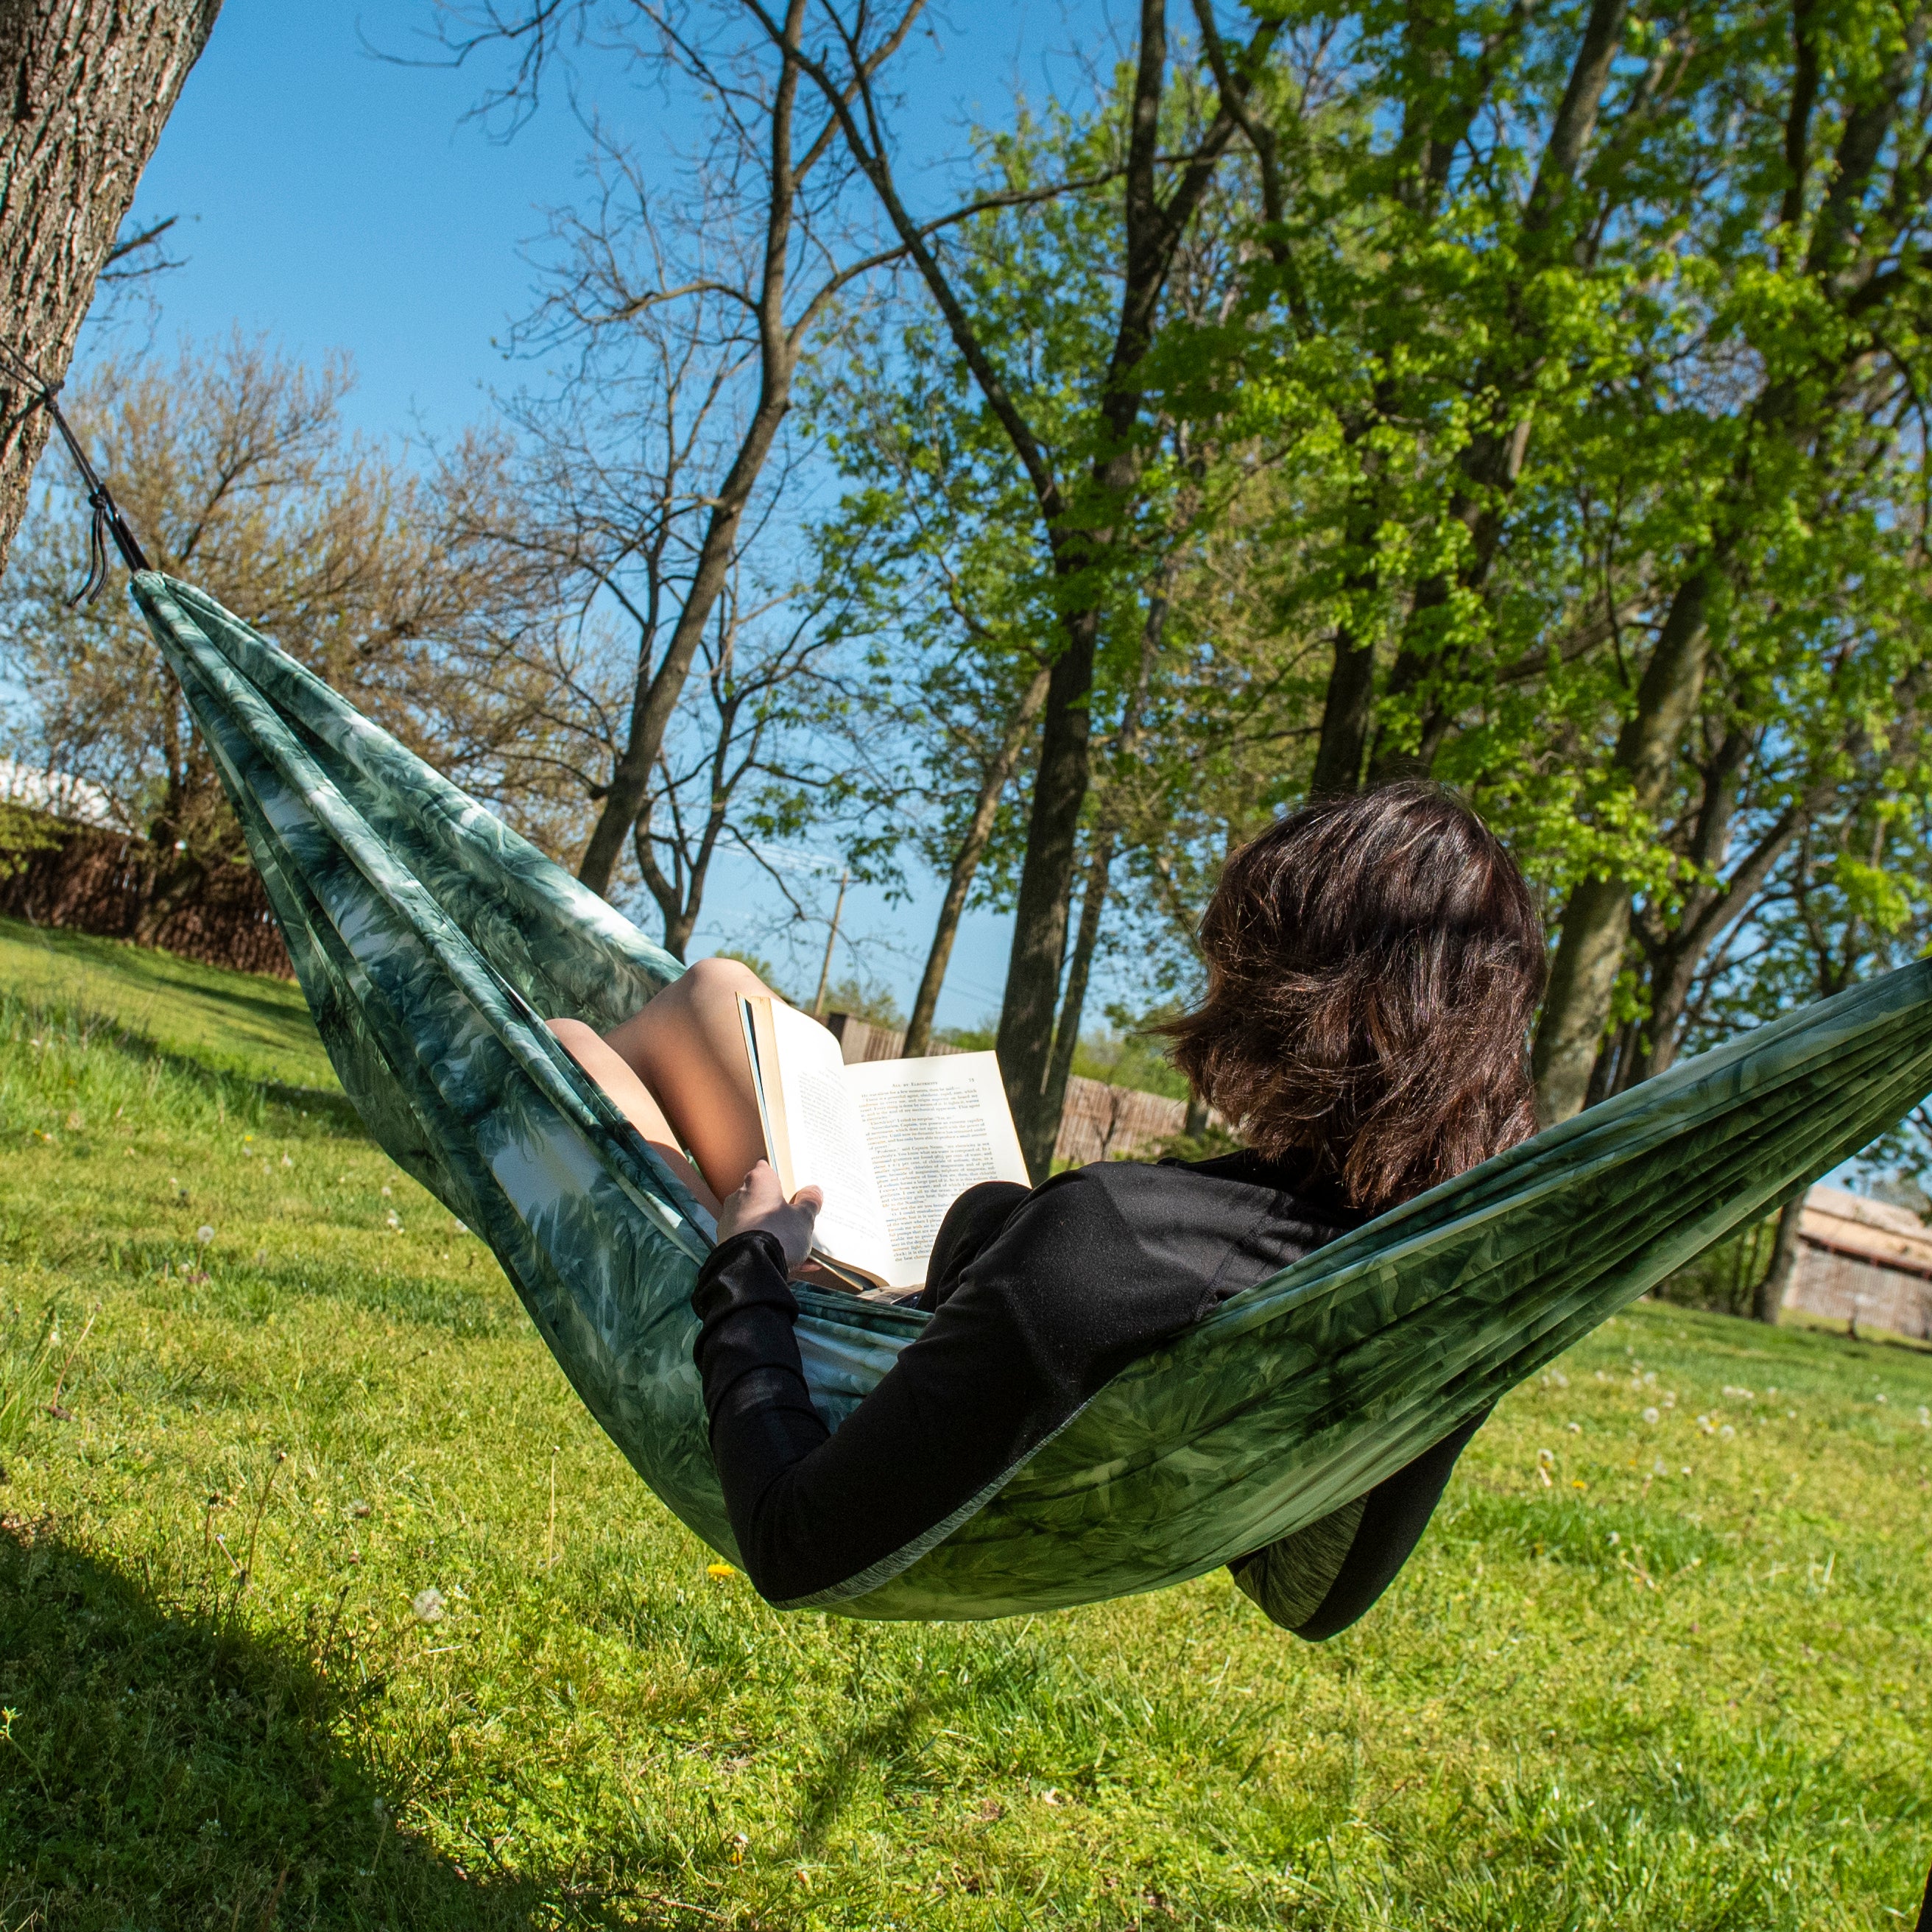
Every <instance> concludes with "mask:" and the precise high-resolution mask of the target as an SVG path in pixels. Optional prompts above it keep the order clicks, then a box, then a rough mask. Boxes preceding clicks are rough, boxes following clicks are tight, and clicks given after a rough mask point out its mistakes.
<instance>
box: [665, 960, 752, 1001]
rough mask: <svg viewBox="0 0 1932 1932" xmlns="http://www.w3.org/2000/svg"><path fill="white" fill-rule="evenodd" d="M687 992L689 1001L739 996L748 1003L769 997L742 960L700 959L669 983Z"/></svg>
mask: <svg viewBox="0 0 1932 1932" xmlns="http://www.w3.org/2000/svg"><path fill="white" fill-rule="evenodd" d="M673 985H674V986H682V987H684V988H685V989H688V995H689V996H690V997H691V998H712V999H717V998H724V997H725V996H727V995H732V994H738V993H742V994H743V995H745V998H748V999H749V998H753V997H754V996H755V995H769V992H770V990H771V989H769V987H768V986H766V984H765V983H764V982H763V980H760V978H759V977H758V976H757V974H755V973H754V972H753V971H751V968H750V967H748V966H747V965H745V962H743V960H742V959H700V960H698V961H697V962H696V963H695V964H694V965H690V966H687V967H686V968H685V969H684V973H683V975H682V977H681V978H679V979H678V980H674V981H673Z"/></svg>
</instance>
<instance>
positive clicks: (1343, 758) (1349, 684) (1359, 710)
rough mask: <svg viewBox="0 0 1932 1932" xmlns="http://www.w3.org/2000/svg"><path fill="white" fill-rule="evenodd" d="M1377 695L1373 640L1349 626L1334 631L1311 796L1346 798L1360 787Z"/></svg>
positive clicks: (1311, 782)
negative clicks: (1357, 636)
mask: <svg viewBox="0 0 1932 1932" xmlns="http://www.w3.org/2000/svg"><path fill="white" fill-rule="evenodd" d="M1375 695H1376V647H1375V646H1374V644H1373V643H1360V644H1358V643H1355V641H1354V639H1353V637H1352V634H1351V633H1350V632H1349V631H1348V630H1347V629H1346V628H1343V629H1342V630H1340V631H1337V633H1336V634H1335V663H1334V669H1333V670H1331V671H1330V672H1329V673H1328V694H1327V695H1326V697H1325V699H1324V700H1323V702H1322V736H1321V740H1320V742H1319V744H1318V745H1316V751H1315V772H1314V775H1313V777H1312V778H1310V780H1309V781H1308V790H1309V793H1310V796H1312V797H1315V798H1346V797H1352V796H1353V795H1354V794H1355V793H1357V792H1358V791H1360V790H1361V788H1362V757H1363V754H1364V752H1365V751H1367V748H1368V742H1369V723H1370V718H1371V717H1372V716H1373V711H1374V704H1375Z"/></svg>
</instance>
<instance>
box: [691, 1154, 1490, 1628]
mask: <svg viewBox="0 0 1932 1932" xmlns="http://www.w3.org/2000/svg"><path fill="white" fill-rule="evenodd" d="M1299 1180H1300V1177H1298V1176H1296V1175H1293V1174H1291V1173H1289V1172H1287V1171H1286V1170H1283V1169H1280V1168H1277V1167H1274V1166H1271V1165H1270V1164H1268V1163H1265V1162H1264V1161H1262V1160H1260V1159H1259V1157H1257V1156H1256V1155H1253V1154H1235V1155H1232V1156H1229V1157H1226V1158H1224V1159H1222V1160H1213V1161H1205V1162H1201V1163H1195V1164H1192V1165H1189V1164H1184V1163H1178V1162H1163V1163H1160V1164H1159V1165H1158V1166H1143V1165H1141V1164H1139V1163H1133V1162H1125V1161H1119V1162H1107V1163H1103V1164H1101V1165H1099V1166H1093V1167H1087V1168H1081V1169H1075V1170H1073V1172H1069V1173H1066V1174H1062V1175H1056V1176H1055V1178H1053V1179H1052V1181H1049V1182H1047V1183H1046V1185H1045V1186H1043V1187H1039V1188H1036V1189H1034V1190H1032V1191H1031V1193H1028V1191H1027V1190H1025V1189H1023V1188H1019V1187H1013V1186H1012V1185H1010V1184H1003V1183H990V1184H987V1185H986V1186H984V1187H977V1188H974V1189H972V1190H969V1191H968V1193H966V1194H965V1195H964V1196H962V1197H961V1198H960V1199H959V1202H956V1204H955V1205H954V1208H953V1211H952V1212H951V1213H950V1214H949V1215H948V1216H947V1222H946V1225H945V1226H944V1228H943V1229H941V1234H940V1238H939V1240H938V1243H937V1244H935V1248H934V1251H933V1259H932V1270H931V1275H930V1279H929V1283H928V1286H927V1287H926V1290H925V1291H924V1292H923V1293H922V1295H921V1296H920V1297H919V1305H921V1306H923V1307H926V1308H928V1309H929V1310H932V1321H931V1322H929V1323H928V1324H927V1325H926V1328H925V1330H924V1331H923V1332H922V1334H919V1336H918V1337H917V1338H916V1340H913V1342H911V1343H910V1344H908V1345H907V1347H906V1348H905V1349H903V1350H902V1351H901V1353H900V1355H899V1357H898V1361H896V1362H895V1364H893V1366H892V1369H891V1370H889V1372H888V1373H887V1374H886V1376H884V1378H883V1379H882V1380H881V1381H880V1383H879V1385H878V1386H877V1388H875V1389H874V1390H873V1391H872V1392H871V1394H869V1395H868V1396H867V1397H866V1398H865V1400H864V1401H862V1403H859V1406H858V1407H857V1408H856V1409H854V1410H853V1412H852V1414H851V1415H850V1416H848V1417H847V1419H846V1421H845V1422H844V1425H843V1426H842V1427H841V1428H840V1429H839V1430H838V1431H837V1433H832V1431H830V1430H828V1429H827V1428H826V1425H825V1423H824V1421H823V1418H821V1417H820V1415H819V1414H818V1412H817V1410H816V1409H814V1406H812V1402H811V1395H810V1393H809V1391H808V1389H807V1388H806V1385H805V1376H804V1372H803V1369H802V1365H801V1364H800V1361H799V1352H798V1344H797V1341H796V1337H795V1336H794V1334H793V1322H794V1321H795V1320H796V1316H797V1312H798V1309H797V1304H796V1301H794V1299H793V1296H792V1294H791V1291H790V1289H789V1288H788V1287H787V1285H786V1281H785V1270H784V1253H783V1251H782V1250H781V1248H780V1247H779V1245H778V1241H776V1240H775V1238H773V1237H772V1236H771V1235H765V1234H760V1233H750V1234H745V1235H738V1236H736V1237H734V1238H733V1239H732V1240H730V1241H726V1242H724V1244H721V1246H720V1247H718V1248H717V1249H716V1250H715V1251H714V1252H713V1253H712V1255H711V1256H709V1258H708V1259H707V1260H706V1262H705V1265H704V1266H703V1268H702V1269H701V1270H700V1273H699V1275H698V1280H697V1287H696V1289H694V1292H693V1295H692V1301H693V1304H694V1307H696V1309H697V1313H698V1314H699V1316H700V1319H701V1322H702V1326H701V1328H700V1332H699V1336H698V1340H697V1349H696V1356H697V1367H698V1370H699V1373H700V1375H701V1376H702V1378H703V1385H704V1400H705V1406H706V1411H707V1412H708V1414H709V1418H710V1425H711V1447H712V1455H713V1457H715V1460H716V1462H717V1465H718V1476H719V1479H720V1481H721V1484H722V1485H723V1487H724V1499H725V1504H726V1507H727V1510H728V1511H729V1512H730V1518H731V1526H732V1529H733V1532H734V1534H735V1535H736V1538H737V1541H738V1546H739V1553H740V1554H741V1556H742V1558H743V1559H744V1562H745V1568H746V1571H748V1574H749V1575H750V1577H751V1581H752V1583H753V1584H754V1586H755V1587H756V1588H757V1590H758V1592H759V1594H760V1595H762V1596H763V1597H764V1598H766V1600H767V1601H770V1602H772V1603H774V1604H779V1605H781V1606H786V1607H792V1606H799V1605H804V1604H810V1603H812V1602H814V1601H819V1600H820V1599H821V1598H823V1596H824V1595H825V1594H826V1592H830V1591H832V1590H833V1589H837V1588H839V1587H840V1586H850V1585H851V1584H852V1583H854V1582H855V1581H856V1582H858V1583H859V1584H860V1585H861V1586H864V1584H865V1580H866V1576H867V1573H868V1571H871V1570H872V1569H873V1568H874V1566H879V1565H883V1564H884V1563H885V1562H886V1559H889V1558H891V1557H892V1556H895V1553H899V1552H901V1551H903V1550H904V1549H905V1548H906V1547H907V1545H908V1544H913V1543H914V1542H915V1541H919V1542H922V1543H924V1544H927V1545H928V1546H929V1545H930V1544H932V1543H934V1542H937V1541H939V1539H940V1538H941V1537H942V1536H943V1535H944V1534H945V1533H946V1532H947V1530H948V1529H950V1528H951V1527H952V1526H953V1523H956V1522H957V1521H958V1520H961V1519H962V1518H963V1517H965V1515H967V1514H970V1513H971V1510H972V1509H973V1508H975V1507H977V1505H978V1502H979V1501H980V1499H981V1498H982V1497H983V1496H985V1495H986V1493H989V1491H990V1490H992V1489H994V1488H995V1487H997V1486H998V1484H1000V1483H1001V1482H1002V1481H1004V1479H1005V1478H1006V1477H1007V1475H1009V1474H1010V1472H1012V1470H1013V1469H1014V1468H1015V1467H1016V1466H1017V1465H1018V1464H1019V1463H1021V1462H1022V1461H1023V1460H1025V1457H1027V1455H1028V1454H1029V1453H1030V1452H1031V1451H1033V1450H1034V1448H1037V1447H1038V1446H1039V1445H1040V1443H1041V1442H1044V1441H1045V1440H1046V1438H1047V1437H1048V1436H1050V1435H1052V1433H1053V1432H1054V1431H1055V1430H1057V1429H1058V1428H1059V1427H1061V1425H1062V1424H1064V1423H1065V1422H1066V1421H1067V1420H1068V1419H1069V1418H1070V1417H1071V1416H1072V1415H1073V1414H1074V1413H1075V1412H1076V1411H1077V1410H1078V1409H1079V1408H1080V1407H1081V1406H1082V1404H1084V1403H1085V1402H1087V1401H1088V1400H1089V1399H1091V1397H1093V1396H1094V1394H1097V1392H1098V1391H1100V1388H1102V1387H1103V1386H1104V1385H1106V1383H1107V1382H1109V1381H1110V1380H1111V1379H1112V1378H1113V1377H1114V1376H1115V1375H1116V1374H1118V1373H1119V1372H1120V1370H1121V1369H1122V1368H1124V1367H1125V1366H1126V1365H1127V1364H1128V1363H1129V1362H1130V1361H1133V1360H1134V1359H1135V1358H1136V1357H1137V1356H1139V1355H1144V1354H1145V1353H1146V1352H1148V1350H1149V1349H1152V1348H1154V1347H1156V1346H1158V1345H1159V1344H1160V1343H1162V1342H1163V1341H1165V1340H1167V1339H1168V1338H1169V1337H1171V1336H1173V1335H1175V1334H1178V1333H1180V1332H1181V1331H1182V1330H1183V1329H1184V1328H1188V1327H1190V1325H1192V1324H1193V1323H1194V1322H1196V1321H1198V1320H1199V1319H1200V1318H1201V1317H1202V1316H1204V1315H1205V1314H1206V1313H1208V1311H1209V1310H1211V1309H1212V1308H1214V1307H1216V1306H1217V1305H1218V1304H1220V1302H1222V1301H1225V1300H1226V1299H1227V1298H1228V1297H1229V1296H1230V1295H1234V1294H1235V1293H1237V1292H1239V1291H1240V1290H1241V1289H1244V1288H1247V1287H1250V1286H1253V1284H1254V1283H1256V1282H1259V1281H1262V1280H1265V1279H1267V1277H1268V1276H1270V1275H1271V1274H1274V1273H1276V1272H1277V1271H1278V1270H1280V1269H1281V1268H1285V1267H1286V1266H1287V1265H1289V1263H1290V1262H1295V1261H1298V1260H1300V1259H1301V1258H1302V1257H1303V1256H1304V1255H1307V1254H1308V1253H1310V1252H1312V1251H1313V1250H1314V1249H1316V1248H1317V1247H1320V1246H1322V1244H1324V1243H1325V1242H1326V1241H1331V1240H1333V1239H1334V1238H1335V1237H1336V1235H1338V1234H1340V1233H1341V1232H1343V1230H1344V1229H1345V1228H1346V1227H1347V1226H1351V1225H1353V1224H1354V1223H1356V1222H1358V1220H1360V1218H1361V1217H1359V1216H1356V1215H1353V1214H1349V1212H1348V1211H1346V1209H1343V1208H1341V1207H1340V1206H1339V1205H1337V1204H1336V1203H1334V1202H1332V1201H1331V1200H1327V1199H1324V1198H1323V1197H1322V1196H1321V1195H1319V1193H1313V1192H1312V1191H1310V1190H1307V1189H1306V1188H1305V1187H1298V1182H1299ZM1474 1432H1475V1425H1474V1424H1472V1425H1470V1426H1469V1427H1468V1428H1467V1429H1465V1430H1459V1431H1458V1432H1457V1435H1456V1436H1454V1438H1451V1439H1450V1440H1448V1441H1446V1442H1444V1443H1442V1444H1439V1445H1437V1447H1436V1449H1434V1450H1432V1451H1430V1452H1428V1454H1426V1455H1424V1457H1420V1458H1418V1460H1417V1461H1416V1462H1415V1463H1413V1464H1412V1465H1411V1466H1410V1467H1409V1469H1407V1470H1405V1471H1403V1472H1401V1474H1400V1475H1398V1476H1396V1477H1394V1478H1391V1479H1390V1480H1389V1481H1388V1482H1387V1483H1385V1484H1382V1486H1381V1487H1380V1488H1379V1489H1378V1490H1375V1491H1373V1492H1371V1493H1370V1495H1369V1496H1367V1498H1365V1499H1361V1500H1358V1502H1355V1503H1352V1504H1350V1505H1348V1506H1347V1507H1346V1508H1345V1509H1343V1510H1342V1511H1337V1512H1336V1514H1334V1516H1332V1517H1329V1518H1327V1519H1325V1520H1324V1521H1323V1522H1322V1523H1318V1524H1316V1525H1313V1526H1310V1528H1309V1529H1306V1530H1304V1531H1301V1532H1298V1534H1297V1535H1295V1536H1294V1537H1290V1538H1284V1539H1283V1541H1281V1542H1280V1543H1279V1544H1271V1545H1270V1546H1269V1547H1268V1549H1267V1550H1263V1551H1258V1552H1256V1553H1253V1555H1252V1556H1250V1557H1247V1558H1245V1559H1241V1561H1240V1562H1238V1563H1236V1564H1235V1565H1234V1566H1232V1567H1233V1568H1234V1570H1235V1578H1236V1580H1237V1582H1238V1583H1240V1585H1241V1587H1242V1589H1244V1590H1245V1591H1247V1592H1248V1594H1249V1595H1251V1596H1253V1597H1254V1598H1256V1601H1258V1602H1259V1603H1260V1604H1262V1607H1263V1608H1264V1609H1265V1610H1267V1611H1268V1613H1269V1614H1270V1615H1271V1616H1274V1618H1275V1619H1276V1620H1277V1622H1282V1623H1284V1624H1286V1625H1289V1627H1290V1628H1296V1629H1298V1630H1300V1631H1301V1632H1302V1633H1303V1634H1305V1635H1307V1636H1310V1637H1325V1636H1329V1635H1332V1634H1334V1632H1335V1631H1338V1630H1340V1629H1342V1628H1345V1627H1346V1625H1347V1624H1349V1623H1351V1622H1353V1621H1354V1620H1355V1618H1356V1617H1357V1616H1360V1615H1361V1613H1362V1612H1363V1611H1364V1610H1367V1607H1369V1605H1370V1604H1371V1603H1373V1601H1374V1600H1375V1598H1376V1597H1377V1596H1379V1595H1380V1594H1381V1593H1382V1590H1383V1589H1385V1588H1386V1587H1387V1586H1388V1583H1389V1582H1390V1581H1391V1580H1392V1579H1393V1578H1394V1575H1395V1573H1396V1571H1397V1570H1398V1569H1399V1568H1400V1567H1401V1565H1402V1563H1403V1561H1404V1560H1406V1558H1407V1556H1408V1555H1409V1551H1410V1550H1411V1549H1412V1548H1413V1547H1414V1545H1415V1541H1416V1540H1417V1539H1418V1538H1419V1537H1420V1536H1421V1533H1422V1530H1423V1529H1424V1526H1426V1525H1427V1521H1428V1519H1429V1516H1430V1513H1431V1511H1433V1508H1434V1507H1435V1504H1436V1499H1437V1498H1438V1497H1439V1496H1440V1494H1441V1493H1442V1488H1443V1486H1444V1484H1445V1483H1446V1482H1447V1481H1448V1475H1449V1472H1450V1469H1451V1468H1452V1467H1453V1466H1454V1461H1455V1457H1456V1455H1457V1453H1458V1452H1460V1449H1461V1448H1462V1446H1463V1442H1466V1440H1467V1439H1468V1437H1469V1436H1470V1435H1472V1434H1473V1433H1474ZM883 1574H886V1572H884V1571H883V1570H882V1571H881V1580H883Z"/></svg>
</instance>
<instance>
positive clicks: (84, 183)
mask: <svg viewBox="0 0 1932 1932" xmlns="http://www.w3.org/2000/svg"><path fill="white" fill-rule="evenodd" d="M220 5H221V0H133V4H130V0H0V81H4V84H5V94H4V96H0V101H4V112H5V119H4V121H0V343H4V344H5V346H6V347H7V349H9V350H11V351H12V352H13V354H14V355H16V356H19V357H20V358H21V359H23V361H25V362H27V363H28V365H31V367H32V368H34V370H35V371H37V372H38V374H40V377H41V378H42V379H43V380H44V381H46V382H48V383H55V384H58V383H60V382H62V381H63V380H65V377H66V375H67V372H68V365H69V364H70V363H71V362H72V361H73V359H74V341H75V339H76V338H77V336H78V335H80V325H81V323H82V322H83V320H85V318H86V314H87V309H88V305H89V302H91V301H92V299H93V296H94V287H95V281H96V280H97V279H98V277H99V275H100V273H101V269H103V268H104V266H106V264H107V260H108V257H109V255H110V252H111V251H112V250H113V246H114V239H115V235H116V233H118V230H119V229H120V226H121V219H122V217H124V215H125V214H127V210H128V208H129V207H130V205H132V203H133V199H134V190H135V188H136V186H137V185H138V184H139V181H140V178H141V170H142V169H143V168H144V167H145V166H146V165H147V162H148V156H149V155H150V154H152V153H153V152H154V143H155V142H157V140H158V139H160V132H161V129H162V127H163V126H164V125H165V124H166V121H167V118H168V115H169V113H170V112H171V111H172V109H173V107H174V104H175V101H176V99H177V98H178V97H179V95H180V93H181V83H182V82H183V81H184V80H186V79H187V74H188V70H189V69H190V68H192V67H193V65H194V63H195V61H196V58H197V57H198V56H199V54H200V52H201V50H202V47H203V46H205V44H206V43H207V40H208V33H209V31H210V30H211V28H213V26H214V17H215V15H216V14H217V13H219V12H220ZM35 400H36V398H35V396H34V392H32V391H31V389H29V388H28V387H27V386H25V385H23V383H21V382H20V381H18V380H15V379H14V378H13V377H10V376H7V374H4V373H0V566H4V565H5V562H6V560H7V550H9V548H10V547H11V545H12V544H13V535H14V532H16V531H17V529H19V528H20V518H21V516H22V514H23V513H24V511H25V510H26V504H27V484H28V478H30V477H31V475H32V473H33V468H34V462H35V460H37V458H38V457H39V455H40V451H41V450H42V449H43V447H45V446H46V440H47V431H48V429H49V427H50V424H49V418H48V416H47V413H46V411H45V410H42V409H37V408H35V407H34V402H35Z"/></svg>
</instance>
